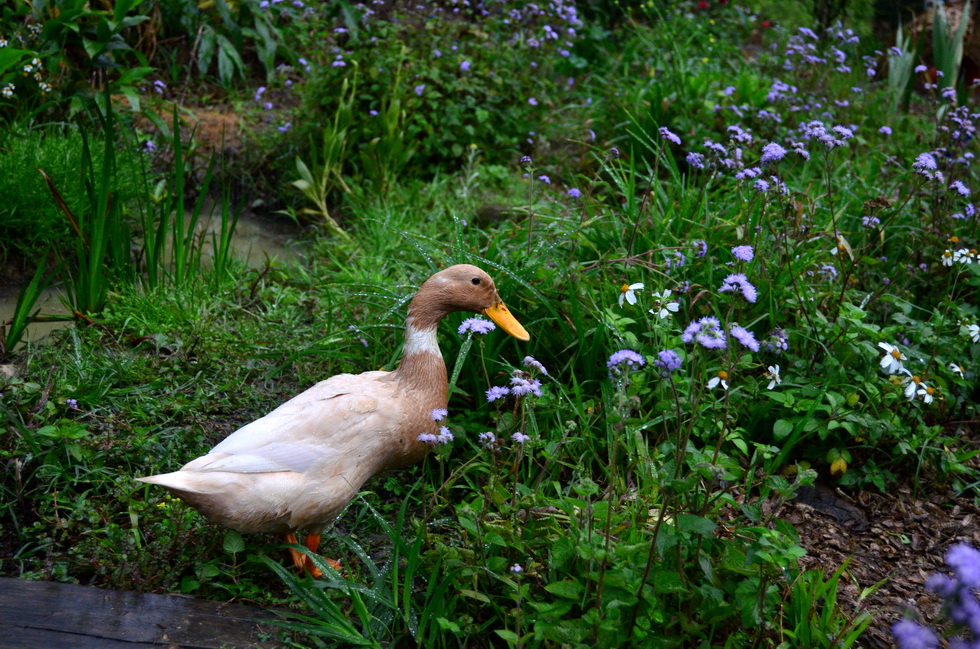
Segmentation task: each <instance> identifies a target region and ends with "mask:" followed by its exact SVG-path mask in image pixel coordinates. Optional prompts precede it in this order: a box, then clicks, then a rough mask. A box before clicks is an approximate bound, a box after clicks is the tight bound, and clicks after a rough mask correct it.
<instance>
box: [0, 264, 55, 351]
mask: <svg viewBox="0 0 980 649" xmlns="http://www.w3.org/2000/svg"><path fill="white" fill-rule="evenodd" d="M47 265H48V256H47V254H45V255H44V257H43V258H42V259H41V262H40V263H39V264H38V265H37V268H36V269H35V270H34V276H33V277H32V278H31V281H30V282H27V283H26V284H23V285H21V287H20V291H19V292H18V293H17V303H16V304H15V305H14V313H13V316H12V317H11V319H10V320H8V321H7V322H0V359H3V358H6V357H8V356H10V355H12V354H13V353H14V348H15V347H16V346H17V345H18V344H20V341H21V338H23V336H24V333H25V332H26V331H27V326H28V325H29V324H31V322H33V321H34V318H35V317H37V314H38V313H39V312H40V309H36V310H34V311H33V313H32V309H34V305H35V304H37V301H38V299H39V298H40V297H41V293H43V292H44V290H45V289H46V288H47V287H48V285H49V284H50V279H49V278H48V277H47V276H45V273H44V271H45V270H46V269H47ZM8 327H9V328H8Z"/></svg>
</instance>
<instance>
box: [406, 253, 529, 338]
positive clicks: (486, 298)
mask: <svg viewBox="0 0 980 649" xmlns="http://www.w3.org/2000/svg"><path fill="white" fill-rule="evenodd" d="M453 311H471V312H473V313H482V314H484V315H486V316H487V317H488V318H490V319H491V320H493V321H494V322H495V323H497V326H499V327H500V328H501V329H503V330H504V331H506V332H507V333H509V334H510V335H511V336H513V337H514V338H517V339H518V340H530V338H531V336H530V335H528V333H527V331H526V330H525V329H524V327H522V326H521V323H520V322H518V321H517V319H516V318H515V317H514V316H513V315H511V313H510V311H509V310H508V309H507V307H506V306H505V305H504V302H503V300H501V299H500V295H499V294H498V293H497V287H496V286H495V285H494V283H493V279H491V277H490V276H489V275H487V274H486V273H485V272H483V271H482V270H481V269H479V268H477V267H476V266H471V265H469V264H458V265H456V266H450V267H449V268H447V269H445V270H441V271H439V272H438V273H436V274H435V275H433V276H432V277H430V278H429V279H427V280H425V282H424V283H423V284H422V286H421V287H420V288H419V292H418V293H417V294H416V296H415V299H413V300H412V306H411V308H410V309H409V315H411V316H414V317H416V318H421V319H429V318H432V319H434V320H435V321H436V322H438V320H439V319H441V318H442V316H444V315H445V314H447V313H452V312H453Z"/></svg>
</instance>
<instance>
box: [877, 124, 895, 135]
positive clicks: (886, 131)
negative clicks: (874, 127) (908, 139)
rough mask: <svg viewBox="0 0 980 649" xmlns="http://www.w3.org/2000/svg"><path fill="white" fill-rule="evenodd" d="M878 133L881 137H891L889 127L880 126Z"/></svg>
mask: <svg viewBox="0 0 980 649" xmlns="http://www.w3.org/2000/svg"><path fill="white" fill-rule="evenodd" d="M878 132H879V133H881V134H882V135H891V134H892V129H891V127H890V126H882V127H881V128H879V129H878Z"/></svg>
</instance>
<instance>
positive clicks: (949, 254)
mask: <svg viewBox="0 0 980 649" xmlns="http://www.w3.org/2000/svg"><path fill="white" fill-rule="evenodd" d="M952 256H953V253H951V252H950V251H949V250H947V251H946V252H944V253H943V257H946V258H949V257H952Z"/></svg>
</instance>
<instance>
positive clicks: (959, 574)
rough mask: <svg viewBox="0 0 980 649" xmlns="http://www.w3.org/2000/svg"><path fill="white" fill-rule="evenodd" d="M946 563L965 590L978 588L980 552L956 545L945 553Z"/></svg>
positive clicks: (959, 544) (966, 546) (960, 544)
mask: <svg viewBox="0 0 980 649" xmlns="http://www.w3.org/2000/svg"><path fill="white" fill-rule="evenodd" d="M946 563H947V564H948V565H949V567H950V568H952V569H953V570H954V571H955V572H956V578H957V579H959V580H960V581H961V582H963V585H964V586H966V587H967V588H980V550H977V549H976V548H972V547H970V546H969V545H966V544H965V543H957V544H956V545H954V546H953V547H951V548H950V549H949V550H948V551H947V552H946Z"/></svg>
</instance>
